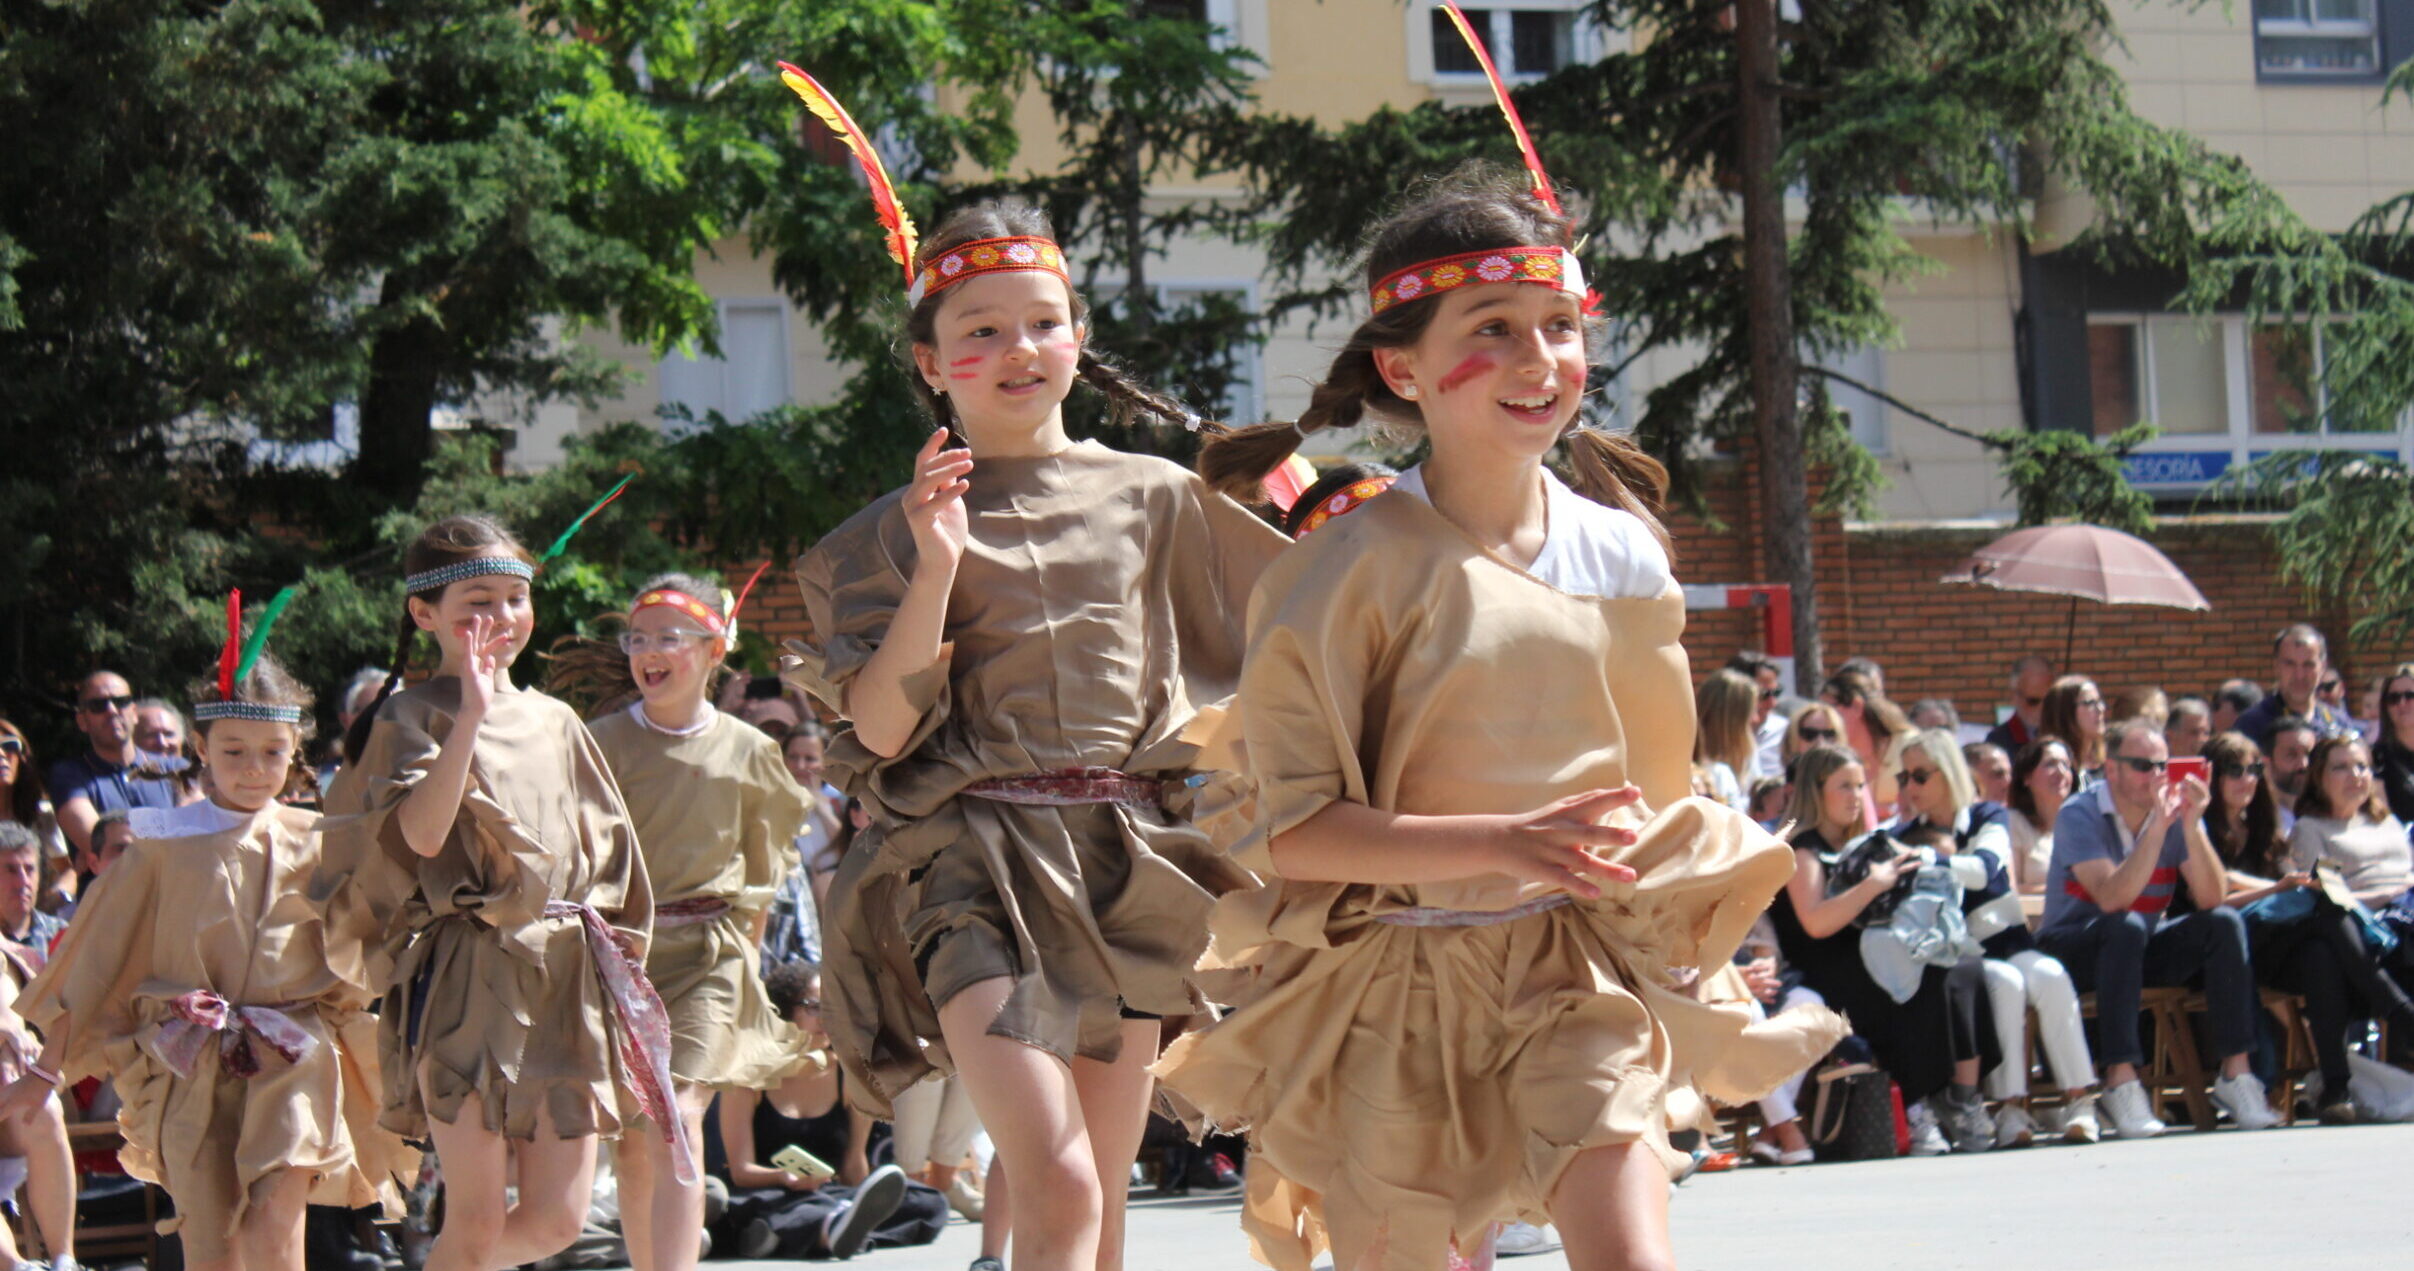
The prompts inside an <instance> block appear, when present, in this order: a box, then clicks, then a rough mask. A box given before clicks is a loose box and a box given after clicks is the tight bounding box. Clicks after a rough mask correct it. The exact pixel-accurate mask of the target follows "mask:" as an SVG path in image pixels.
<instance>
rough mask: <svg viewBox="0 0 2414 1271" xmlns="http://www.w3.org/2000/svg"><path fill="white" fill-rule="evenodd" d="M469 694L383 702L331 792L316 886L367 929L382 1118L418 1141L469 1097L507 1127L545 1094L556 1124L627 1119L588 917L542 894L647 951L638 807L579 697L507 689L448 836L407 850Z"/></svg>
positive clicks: (349, 921)
mask: <svg viewBox="0 0 2414 1271" xmlns="http://www.w3.org/2000/svg"><path fill="white" fill-rule="evenodd" d="M460 692H461V683H460V681H459V680H457V679H455V678H453V677H451V676H439V677H437V678H435V679H432V680H429V681H427V682H426V683H424V684H420V685H417V686H415V687H413V688H411V689H408V690H406V691H404V692H400V693H396V694H395V695H394V696H392V697H390V698H388V699H386V702H385V704H384V705H383V706H381V707H380V708H379V709H378V712H377V719H376V723H375V724H374V725H373V726H372V727H371V729H370V732H369V741H368V745H367V747H366V748H365V749H364V750H363V751H362V753H361V757H360V761H359V762H357V763H352V764H347V765H345V766H344V768H343V770H342V771H341V772H340V773H338V774H337V776H336V780H335V783H334V785H333V787H332V788H331V789H330V790H329V791H328V793H327V811H328V817H327V823H326V826H325V832H326V835H327V852H326V862H325V865H324V866H323V868H322V871H321V874H320V878H319V880H318V882H316V883H314V884H313V885H312V893H313V894H314V895H316V896H319V897H321V898H323V899H325V900H327V901H328V902H329V903H331V904H332V905H333V906H334V911H335V913H336V914H337V915H338V918H339V920H340V921H342V922H343V923H344V924H345V925H346V926H348V927H357V928H359V929H360V930H362V931H363V932H364V933H365V939H366V941H367V944H368V948H369V949H370V951H371V966H370V969H369V972H368V976H369V981H370V983H372V984H373V985H375V986H376V987H378V988H379V989H381V990H382V991H383V992H384V994H385V1004H384V1006H383V1007H382V1008H381V1012H380V1015H379V1018H378V1042H379V1056H380V1058H381V1059H382V1060H383V1063H384V1067H385V1078H386V1099H385V1124H386V1126H387V1127H389V1128H391V1129H393V1130H395V1131H397V1132H399V1133H402V1134H405V1135H408V1136H410V1137H412V1138H414V1139H418V1138H424V1137H425V1136H426V1134H427V1123H428V1120H429V1118H431V1117H432V1118H434V1119H435V1120H438V1121H442V1122H444V1123H446V1124H448V1125H449V1124H451V1123H452V1122H453V1121H454V1120H456V1119H457V1118H458V1117H459V1115H460V1111H461V1104H462V1101H463V1100H464V1099H466V1098H467V1097H468V1096H470V1095H473V1094H475V1095H478V1096H479V1097H480V1098H481V1099H482V1100H483V1101H484V1104H485V1122H484V1124H485V1126H486V1128H487V1129H489V1130H493V1131H497V1132H499V1133H502V1134H505V1135H508V1136H510V1137H512V1138H516V1139H528V1138H534V1137H535V1136H536V1132H537V1120H538V1116H537V1114H538V1111H539V1110H540V1109H542V1110H544V1111H546V1112H548V1113H549V1114H550V1115H551V1117H552V1122H553V1129H554V1132H556V1133H558V1134H560V1135H562V1136H564V1137H577V1136H581V1135H589V1134H603V1135H607V1136H608V1135H612V1134H616V1133H618V1132H619V1130H620V1127H621V1122H622V1120H623V1119H624V1117H626V1116H631V1115H635V1113H636V1111H637V1107H636V1102H635V1098H634V1096H633V1095H631V1094H630V1093H629V1090H630V1078H629V1075H628V1074H627V1073H626V1072H625V1071H624V1068H623V1065H622V1062H621V1058H620V1054H619V1050H618V1047H617V1041H616V1039H617V1036H618V1032H617V1030H618V1025H617V1023H609V1022H607V1016H608V1015H609V1014H610V1002H609V999H608V998H607V997H606V994H605V991H604V989H603V987H602V985H601V983H600V982H599V980H598V976H597V970H596V966H595V962H594V957H593V954H592V952H591V947H590V945H589V944H588V939H587V935H586V931H585V929H584V927H583V925H582V924H581V922H580V920H579V918H578V917H577V916H575V915H574V914H573V915H565V916H553V917H548V916H546V914H545V907H546V903H547V902H548V901H563V902H568V903H573V904H584V905H588V906H592V907H593V908H594V909H596V910H597V911H598V912H599V913H600V914H601V915H602V917H603V918H604V920H605V921H606V922H608V923H610V924H611V926H612V928H613V930H614V931H616V932H618V933H619V935H620V936H621V937H622V938H624V939H626V940H628V941H630V942H631V943H632V945H633V946H634V947H635V949H636V950H637V951H638V952H639V954H640V955H642V953H643V952H644V950H645V947H646V942H647V939H648V937H649V936H650V934H651V932H652V929H653V920H654V895H653V891H652V889H651V887H650V886H649V884H648V881H647V877H646V872H645V861H644V858H643V857H641V856H640V855H639V854H638V850H637V840H636V835H635V832H634V831H633V830H632V828H631V826H630V824H629V814H628V811H627V809H626V808H625V807H623V806H622V803H621V799H620V789H619V787H618V786H616V785H615V784H613V781H612V774H611V772H610V771H609V770H608V769H607V768H605V766H604V761H603V755H602V754H601V753H600V752H598V751H597V750H596V748H595V742H594V740H593V739H592V738H590V737H589V736H588V735H587V730H586V727H585V725H583V724H581V723H580V722H579V719H578V715H577V713H576V712H574V711H572V710H571V709H570V708H569V707H568V706H566V705H564V704H562V703H561V702H559V701H556V700H554V699H553V698H550V697H547V696H545V695H544V694H542V693H538V692H534V691H532V690H521V691H518V692H509V693H497V694H496V695H495V699H494V703H493V705H492V706H491V707H489V708H488V710H487V713H486V719H485V721H484V722H483V723H482V724H480V725H479V728H478V739H477V751H476V754H475V757H474V758H473V759H472V761H471V763H470V770H469V783H468V788H467V791H466V793H465V794H464V795H463V797H462V800H461V810H460V812H459V814H458V815H457V816H456V818H455V819H454V822H453V828H452V833H451V834H450V835H449V836H448V837H447V838H446V839H445V843H444V847H443V849H442V850H441V851H439V852H438V853H437V854H436V855H434V856H431V857H422V856H420V855H419V854H418V853H416V852H413V851H412V850H411V847H410V844H408V843H406V842H404V841H403V837H402V829H401V827H400V826H399V825H398V824H396V823H395V821H394V812H395V809H397V808H398V807H400V806H401V804H402V801H403V799H404V798H405V797H407V796H408V795H409V794H410V793H411V791H412V790H413V789H415V788H416V787H417V786H418V784H419V782H420V780H421V779H422V778H424V777H425V776H426V775H427V772H428V769H429V768H430V767H431V766H432V765H433V764H434V763H435V762H436V756H437V753H438V751H439V750H440V749H441V747H442V746H443V744H444V740H445V738H446V737H447V736H449V735H450V734H451V732H452V725H453V713H454V711H455V710H456V709H457V708H458V706H459V704H460ZM423 1071H424V1073H425V1076H426V1097H423V1096H422V1090H421V1082H420V1080H419V1078H420V1074H421V1073H422V1072H423Z"/></svg>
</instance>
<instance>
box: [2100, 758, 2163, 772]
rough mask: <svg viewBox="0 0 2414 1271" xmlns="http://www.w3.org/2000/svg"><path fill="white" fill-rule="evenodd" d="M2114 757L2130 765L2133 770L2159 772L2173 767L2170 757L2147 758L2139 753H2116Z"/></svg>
mask: <svg viewBox="0 0 2414 1271" xmlns="http://www.w3.org/2000/svg"><path fill="white" fill-rule="evenodd" d="M2113 758H2114V759H2117V760H2119V761H2120V762H2122V763H2124V764H2127V765H2129V771H2131V772H2157V773H2159V772H2168V771H2170V769H2171V761H2170V760H2168V759H2146V758H2142V757H2140V756H2137V755H2114V756H2113Z"/></svg>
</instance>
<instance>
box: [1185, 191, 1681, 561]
mask: <svg viewBox="0 0 2414 1271" xmlns="http://www.w3.org/2000/svg"><path fill="white" fill-rule="evenodd" d="M1574 242H1575V237H1574V227H1573V226H1572V225H1570V224H1569V222H1568V220H1567V218H1565V217H1563V216H1561V215H1559V214H1557V213H1554V212H1552V211H1551V210H1550V209H1549V208H1547V207H1545V206H1543V205H1542V204H1541V203H1540V202H1538V201H1537V200H1536V199H1535V198H1534V193H1533V183H1532V180H1531V178H1529V177H1528V176H1527V175H1526V174H1525V173H1524V172H1522V171H1514V170H1511V169H1508V168H1504V167H1501V166H1499V165H1496V164H1486V163H1475V164H1468V165H1466V166H1464V167H1461V168H1460V169H1458V170H1457V171H1455V172H1453V173H1451V174H1450V175H1448V176H1446V177H1442V178H1440V179H1439V180H1436V181H1435V182H1433V183H1432V184H1431V185H1430V186H1429V187H1428V188H1426V189H1425V190H1423V191H1422V192H1420V193H1418V194H1417V195H1415V196H1413V197H1412V198H1410V200H1409V201H1408V202H1407V203H1406V204H1405V205H1403V206H1402V207H1401V208H1400V209H1399V210H1398V211H1395V212H1393V213H1392V214H1391V215H1390V216H1388V217H1386V218H1384V220H1383V221H1382V222H1381V223H1379V224H1377V225H1376V226H1375V228H1374V230H1373V232H1372V234H1370V235H1369V238H1368V246H1367V251H1366V266H1365V270H1364V286H1365V287H1366V288H1367V289H1370V290H1371V289H1372V288H1373V286H1374V284H1375V283H1377V282H1379V281H1381V280H1382V279H1384V278H1387V277H1389V276H1390V275H1391V274H1393V273H1395V272H1397V271H1399V270H1402V269H1406V268H1408V267H1409V266H1411V265H1416V264H1420V263H1422V262H1425V261H1429V260H1436V259H1439V258H1441V257H1444V256H1457V255H1462V254H1464V253H1467V252H1479V251H1484V250H1487V249H1490V248H1496V247H1567V248H1572V247H1573V246H1574ZM1439 294H1440V293H1438V292H1435V293H1428V294H1427V295H1425V296H1422V297H1419V298H1418V299H1415V300H1409V301H1404V302H1402V303H1399V304H1395V305H1392V306H1390V307H1389V308H1387V309H1385V310H1384V311H1383V312H1381V313H1378V314H1375V315H1373V316H1372V317H1369V318H1368V319H1367V320H1366V321H1365V322H1363V323H1361V324H1360V325H1359V327H1358V329H1357V330H1356V331H1354V332H1352V333H1351V334H1350V338H1349V342H1348V343H1346V344H1344V345H1343V346H1342V347H1341V352H1340V353H1339V354H1337V355H1335V356H1334V358H1333V363H1332V365H1331V366H1330V367H1329V368H1327V369H1326V371H1325V373H1324V380H1323V382H1321V383H1319V384H1317V385H1316V387H1315V390H1314V391H1313V392H1312V393H1310V394H1309V396H1308V407H1307V409H1306V410H1305V411H1302V412H1301V413H1300V416H1299V421H1298V422H1297V423H1295V424H1284V423H1267V424H1258V425H1255V426H1252V427H1248V428H1240V429H1234V430H1232V431H1230V432H1227V433H1224V434H1222V435H1220V436H1215V437H1210V438H1209V439H1208V440H1207V444H1206V445H1205V447H1204V448H1202V449H1201V450H1200V452H1199V473H1200V475H1201V476H1203V477H1205V478H1206V480H1207V483H1208V484H1209V485H1212V486H1214V487H1215V488H1216V489H1218V490H1221V491H1223V492H1224V493H1226V494H1228V495H1231V496H1232V497H1233V498H1235V499H1238V500H1241V501H1243V502H1256V501H1258V500H1259V499H1261V498H1263V497H1264V496H1263V494H1262V493H1261V490H1262V489H1263V483H1264V481H1265V479H1266V476H1267V475H1268V474H1269V473H1271V472H1273V471H1274V470H1275V469H1276V468H1278V467H1280V466H1282V464H1283V462H1284V461H1285V460H1287V459H1289V458H1290V457H1291V456H1292V455H1294V454H1296V453H1298V451H1299V444H1300V443H1301V442H1303V441H1305V440H1307V438H1308V436H1309V435H1310V434H1313V433H1317V432H1321V431H1323V430H1324V429H1327V428H1350V427H1354V426H1356V425H1357V424H1358V423H1359V422H1360V421H1361V420H1362V419H1363V418H1364V417H1365V416H1366V415H1367V414H1368V413H1369V412H1372V413H1374V414H1376V415H1378V416H1381V417H1382V418H1384V419H1386V420H1389V421H1393V422H1397V423H1400V424H1403V425H1407V426H1410V427H1415V428H1422V427H1423V426H1424V422H1425V416H1424V413H1423V412H1422V411H1421V410H1419V409H1418V408H1417V404H1416V403H1415V402H1411V401H1408V400H1406V399H1405V398H1402V397H1401V396H1399V395H1398V394H1397V393H1394V392H1392V391H1391V386H1390V385H1389V384H1388V383H1386V382H1385V381H1384V379H1383V376H1382V373H1381V372H1380V371H1379V370H1377V369H1376V366H1375V356H1374V355H1375V350H1377V349H1400V348H1407V347H1408V346H1410V345H1413V344H1415V343H1416V342H1417V341H1418V340H1419V339H1421V338H1423V337H1424V334H1425V329H1426V328H1427V327H1429V326H1431V325H1432V323H1433V318H1434V315H1435V314H1436V313H1437V312H1439V311H1440V308H1441V303H1440V301H1439V300H1438V299H1437V298H1436V297H1437V296H1438V295H1439ZM1565 444H1566V447H1567V455H1568V461H1569V464H1570V466H1572V467H1573V468H1574V469H1575V472H1576V482H1575V486H1576V488H1577V489H1578V490H1579V491H1580V492H1582V493H1583V494H1585V495H1586V496H1587V497H1589V498H1591V499H1593V500H1594V501H1595V502H1598V503H1603V504H1607V505H1608V506H1610V507H1614V508H1618V509H1621V510H1623V511H1626V512H1631V513H1633V514H1634V515H1635V516H1637V517H1639V518H1641V519H1642V522H1643V524H1644V525H1645V526H1647V527H1649V528H1650V530H1651V535H1652V537H1653V538H1655V539H1657V540H1659V543H1660V546H1661V548H1662V549H1663V550H1666V551H1668V552H1669V555H1670V559H1671V560H1672V561H1673V560H1674V557H1675V552H1674V549H1673V546H1672V544H1671V543H1670V541H1669V538H1668V531H1667V528H1666V527H1665V526H1663V525H1661V523H1660V519H1659V508H1660V506H1661V504H1662V501H1663V500H1665V499H1666V498H1667V492H1668V470H1667V469H1666V468H1665V467H1663V466H1661V464H1660V462H1659V461H1658V460H1656V459H1653V458H1652V457H1651V456H1649V455H1647V454H1645V453H1643V450H1642V448H1641V447H1640V446H1637V445H1636V444H1635V443H1634V441H1633V440H1632V439H1631V438H1628V437H1626V436H1624V435H1622V434H1617V433H1609V432H1603V431H1599V430H1597V429H1592V428H1586V427H1584V426H1582V425H1581V424H1579V425H1578V426H1577V427H1576V428H1574V429H1573V430H1571V431H1570V433H1569V434H1568V436H1567V438H1566V441H1565Z"/></svg>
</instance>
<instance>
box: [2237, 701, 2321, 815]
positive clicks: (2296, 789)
mask: <svg viewBox="0 0 2414 1271" xmlns="http://www.w3.org/2000/svg"><path fill="white" fill-rule="evenodd" d="M2271 739H2272V740H2271V745H2269V746H2267V747H2265V748H2264V751H2263V753H2264V754H2265V755H2267V756H2269V758H2270V762H2271V783H2272V798H2273V799H2274V800H2275V801H2277V802H2278V803H2279V805H2280V833H2282V834H2284V835H2285V834H2287V833H2289V832H2291V831H2292V830H2294V829H2295V828H2296V825H2297V799H2298V798H2299V797H2300V796H2302V795H2303V794H2304V793H2305V786H2306V773H2307V771H2308V770H2307V767H2306V765H2307V763H2308V762H2310V761H2311V760H2312V759H2313V748H2314V744H2315V743H2316V742H2317V741H2319V740H2320V735H2319V733H2318V732H2317V731H2316V730H2315V728H2314V726H2313V725H2312V724H2309V723H2307V722H2306V721H2304V720H2302V719H2299V718H2297V717H2296V716H2294V715H2285V716H2282V717H2281V718H2279V719H2277V720H2274V721H2272V727H2271ZM2248 740H2250V741H2251V740H2253V739H2252V738H2249V739H2248Z"/></svg>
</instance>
